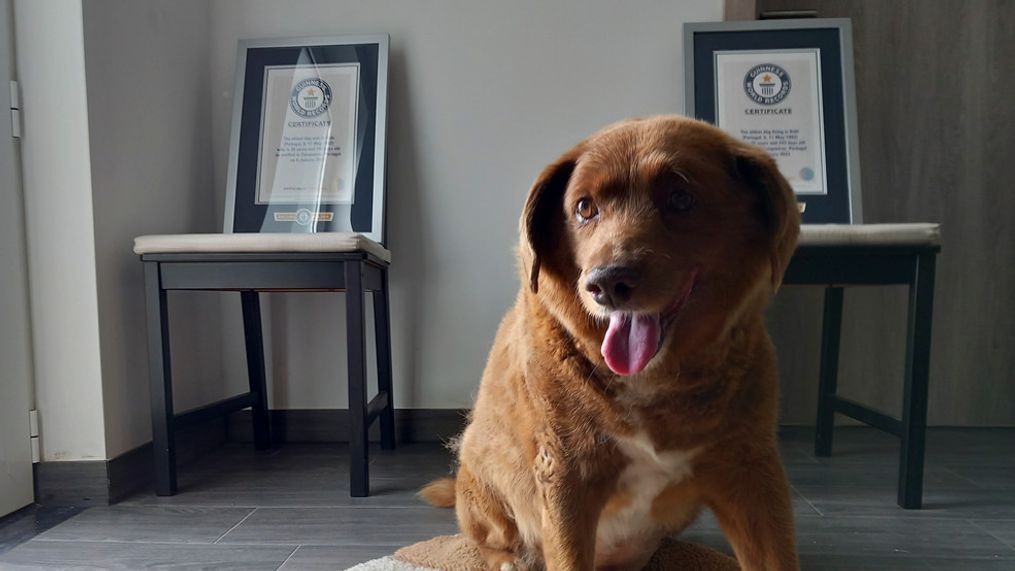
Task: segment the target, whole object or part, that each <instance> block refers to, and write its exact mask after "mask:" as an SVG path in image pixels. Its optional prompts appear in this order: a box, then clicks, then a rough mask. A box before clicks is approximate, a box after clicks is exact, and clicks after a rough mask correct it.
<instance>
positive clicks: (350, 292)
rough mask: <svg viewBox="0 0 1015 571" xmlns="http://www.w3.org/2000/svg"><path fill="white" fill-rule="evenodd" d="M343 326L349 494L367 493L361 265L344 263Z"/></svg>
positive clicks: (365, 389)
mask: <svg viewBox="0 0 1015 571" xmlns="http://www.w3.org/2000/svg"><path fill="white" fill-rule="evenodd" d="M344 266H345V326H346V343H347V345H348V353H349V455H350V475H349V478H350V495H352V496H353V497H365V496H368V495H369V494H370V481H369V472H368V469H369V464H368V458H367V374H366V359H367V355H366V343H365V342H364V341H365V339H364V338H365V337H366V330H365V325H366V320H365V319H364V317H363V267H362V262H346V263H345V264H344Z"/></svg>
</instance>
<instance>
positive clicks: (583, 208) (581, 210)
mask: <svg viewBox="0 0 1015 571" xmlns="http://www.w3.org/2000/svg"><path fill="white" fill-rule="evenodd" d="M574 213H575V215H576V216H577V217H578V221H579V222H581V223H583V224H584V223H586V222H589V221H590V220H592V219H593V218H595V217H597V216H599V208H597V207H596V203H595V202H592V199H591V198H589V197H587V196H586V197H585V198H583V199H581V200H579V201H578V204H577V206H575V209H574Z"/></svg>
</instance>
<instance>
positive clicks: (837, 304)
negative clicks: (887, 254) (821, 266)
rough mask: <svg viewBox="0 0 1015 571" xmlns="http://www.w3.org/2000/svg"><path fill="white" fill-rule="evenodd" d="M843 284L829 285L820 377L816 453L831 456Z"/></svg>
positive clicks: (815, 441) (823, 323) (823, 322)
mask: <svg viewBox="0 0 1015 571" xmlns="http://www.w3.org/2000/svg"><path fill="white" fill-rule="evenodd" d="M842 293H843V292H842V288H841V287H829V288H825V311H824V317H823V318H822V325H821V327H822V330H821V374H820V378H819V381H818V417H817V423H816V425H817V426H816V430H815V431H814V455H815V456H831V454H832V431H833V430H834V427H835V398H836V390H837V389H836V385H837V384H838V375H839V337H840V334H841V332H842Z"/></svg>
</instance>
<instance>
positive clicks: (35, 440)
mask: <svg viewBox="0 0 1015 571" xmlns="http://www.w3.org/2000/svg"><path fill="white" fill-rule="evenodd" d="M28 435H29V436H30V437H31V439H32V464H38V463H39V462H40V461H41V459H42V458H41V455H40V453H39V411H37V410H30V411H28Z"/></svg>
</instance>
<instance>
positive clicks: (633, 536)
mask: <svg viewBox="0 0 1015 571" xmlns="http://www.w3.org/2000/svg"><path fill="white" fill-rule="evenodd" d="M616 442H617V447H618V448H619V449H620V451H621V452H622V453H623V454H624V455H625V456H627V457H628V458H629V459H630V464H628V465H627V467H625V468H624V471H623V472H621V474H620V478H619V479H618V481H617V490H618V492H620V493H621V494H624V495H625V496H626V499H627V501H625V503H624V505H623V507H622V508H621V509H619V510H617V511H613V512H611V513H609V514H606V513H604V514H603V516H602V517H600V519H599V527H598V529H597V530H596V548H597V551H600V550H610V549H612V548H614V547H615V546H618V545H621V544H623V543H628V542H632V541H633V542H638V540H639V539H644V540H649V541H652V540H654V539H655V536H656V535H657V534H658V533H659V531H658V530H657V529H656V528H657V527H658V526H657V524H655V523H654V522H653V521H652V513H651V512H652V502H653V501H654V500H655V498H656V496H658V495H659V493H660V492H662V491H663V490H664V489H666V487H667V486H670V485H672V484H676V483H678V482H680V481H681V480H684V479H685V478H688V477H689V476H690V475H691V467H692V466H691V460H692V459H693V458H694V456H695V454H697V452H698V450H697V449H692V450H667V451H664V452H659V451H657V450H656V449H655V447H654V446H653V445H652V441H651V440H650V439H649V437H648V435H647V434H644V433H639V434H637V435H635V436H634V437H630V438H617V439H616Z"/></svg>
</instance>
